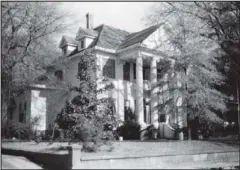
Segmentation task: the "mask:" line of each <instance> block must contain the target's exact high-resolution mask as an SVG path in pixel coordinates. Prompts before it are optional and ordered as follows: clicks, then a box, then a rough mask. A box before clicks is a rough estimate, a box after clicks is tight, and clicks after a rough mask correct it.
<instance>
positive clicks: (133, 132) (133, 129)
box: [117, 108, 141, 140]
mask: <svg viewBox="0 0 240 170" xmlns="http://www.w3.org/2000/svg"><path fill="white" fill-rule="evenodd" d="M126 112H127V114H125V115H128V120H126V121H124V122H123V125H122V126H120V127H118V128H117V134H118V136H122V137H123V138H124V139H126V140H133V139H140V129H141V126H140V124H139V123H138V121H137V116H136V115H135V114H134V113H133V112H132V110H131V109H130V108H128V109H126Z"/></svg>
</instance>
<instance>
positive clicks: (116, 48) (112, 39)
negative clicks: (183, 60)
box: [11, 14, 181, 130]
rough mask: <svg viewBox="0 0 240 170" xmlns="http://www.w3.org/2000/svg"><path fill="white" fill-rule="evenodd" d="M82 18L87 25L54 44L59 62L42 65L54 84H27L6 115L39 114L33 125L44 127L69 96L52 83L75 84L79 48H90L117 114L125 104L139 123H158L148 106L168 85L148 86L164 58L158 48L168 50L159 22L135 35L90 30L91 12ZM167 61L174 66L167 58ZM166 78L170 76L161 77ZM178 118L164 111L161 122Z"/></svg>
mask: <svg viewBox="0 0 240 170" xmlns="http://www.w3.org/2000/svg"><path fill="white" fill-rule="evenodd" d="M86 16H87V17H86V19H87V24H86V25H87V26H86V28H81V27H80V28H79V30H78V32H77V34H76V37H75V38H70V37H67V36H63V37H62V40H61V42H60V45H59V48H61V50H62V57H60V58H59V61H60V59H61V61H64V64H62V65H61V64H56V65H53V64H55V63H53V64H52V65H51V66H49V67H48V68H47V70H48V74H49V75H52V76H53V77H56V79H57V83H55V84H48V83H45V84H44V85H43V84H42V85H40V84H35V85H32V86H29V88H28V90H26V91H25V92H24V93H23V94H22V95H21V96H20V97H19V99H17V102H16V103H17V107H16V109H15V111H14V112H15V113H14V114H12V115H11V119H12V120H15V121H17V120H20V117H23V118H21V121H23V122H26V121H29V119H30V118H31V117H33V116H37V115H39V116H41V117H42V118H41V123H40V124H39V127H38V128H39V129H40V130H46V129H48V128H49V127H50V125H51V124H52V123H53V121H54V119H55V118H56V114H57V113H59V112H60V110H61V108H62V107H63V105H64V102H65V101H66V99H71V98H72V97H73V96H74V95H73V94H69V93H68V92H67V91H65V90H64V88H58V85H59V84H65V85H66V84H68V83H69V84H72V85H77V84H78V79H77V77H76V75H77V72H78V60H79V57H80V56H82V55H83V53H84V51H86V50H92V51H93V53H94V55H96V57H97V64H98V65H99V66H100V69H99V70H98V71H97V73H96V74H97V76H98V77H102V78H103V77H108V78H109V79H110V80H111V81H112V82H113V84H114V89H113V90H111V91H109V92H108V93H106V94H105V95H107V96H109V97H112V98H113V99H114V101H115V108H116V114H117V117H118V118H119V119H120V120H124V119H125V118H124V109H125V106H129V107H131V108H132V109H133V110H134V111H135V113H136V114H137V115H138V119H139V122H140V123H141V124H142V125H145V124H151V123H153V124H158V122H159V121H160V120H159V117H160V115H161V113H160V112H159V111H158V110H157V109H153V108H154V107H155V106H157V105H158V103H159V102H162V100H163V96H161V95H157V92H158V91H163V90H166V89H167V88H168V87H167V83H166V84H165V85H164V86H163V87H157V88H153V86H154V85H155V84H156V83H157V81H158V79H159V76H158V75H159V74H160V72H161V70H160V68H159V63H161V62H162V61H163V60H166V59H167V58H166V56H165V55H164V54H163V53H162V52H160V50H158V49H161V51H164V50H165V49H167V48H169V47H167V46H168V44H167V37H166V36H165V34H164V27H162V25H161V24H159V25H154V26H151V27H149V28H147V29H144V30H142V31H139V32H135V33H129V32H127V31H124V30H121V29H118V28H114V27H111V26H108V25H104V24H103V25H99V26H97V27H94V28H93V27H92V25H93V23H92V15H90V14H87V15H86ZM56 63H57V62H56ZM59 63H61V62H59ZM171 63H172V65H173V64H174V62H173V61H171ZM167 76H170V75H165V76H164V78H165V79H166V78H167ZM41 79H43V80H44V79H45V78H44V77H41ZM45 82H47V81H45ZM179 102H180V103H179ZM178 106H181V98H180V100H179V101H178V102H176V108H177V107H178ZM176 110H177V109H176ZM13 115H14V116H13ZM23 115H25V116H23ZM180 118H181V116H180V114H179V113H177V112H175V113H172V114H171V115H168V118H167V120H166V122H165V124H168V122H169V121H170V122H173V123H177V122H178V121H179V120H180ZM23 119H24V120H23Z"/></svg>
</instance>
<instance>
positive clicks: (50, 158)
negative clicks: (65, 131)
mask: <svg viewBox="0 0 240 170" xmlns="http://www.w3.org/2000/svg"><path fill="white" fill-rule="evenodd" d="M63 150H67V151H68V153H41V152H32V151H23V150H14V149H7V148H2V154H6V155H14V156H24V157H26V158H28V159H29V160H30V161H32V162H35V163H36V164H38V165H41V166H42V167H43V168H44V169H57V170H59V169H71V168H72V148H71V147H65V148H63Z"/></svg>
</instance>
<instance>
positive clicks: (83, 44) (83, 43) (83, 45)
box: [81, 40, 85, 49]
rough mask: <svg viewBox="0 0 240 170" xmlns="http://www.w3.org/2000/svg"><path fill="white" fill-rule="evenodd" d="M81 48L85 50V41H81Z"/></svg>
mask: <svg viewBox="0 0 240 170" xmlns="http://www.w3.org/2000/svg"><path fill="white" fill-rule="evenodd" d="M82 48H85V41H84V40H82V41H81V49H82Z"/></svg>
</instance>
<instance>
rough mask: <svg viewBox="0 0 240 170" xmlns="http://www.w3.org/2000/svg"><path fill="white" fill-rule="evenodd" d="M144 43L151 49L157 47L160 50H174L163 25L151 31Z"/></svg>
mask: <svg viewBox="0 0 240 170" xmlns="http://www.w3.org/2000/svg"><path fill="white" fill-rule="evenodd" d="M142 45H144V46H145V47H147V48H149V49H155V50H159V51H165V52H167V51H169V50H170V51H171V50H173V47H172V45H171V44H170V40H169V38H168V34H167V32H166V30H165V28H164V27H163V26H161V27H159V28H158V29H156V30H155V31H154V32H153V33H151V34H150V35H149V36H148V37H147V38H146V39H145V40H144V41H143V42H142Z"/></svg>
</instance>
